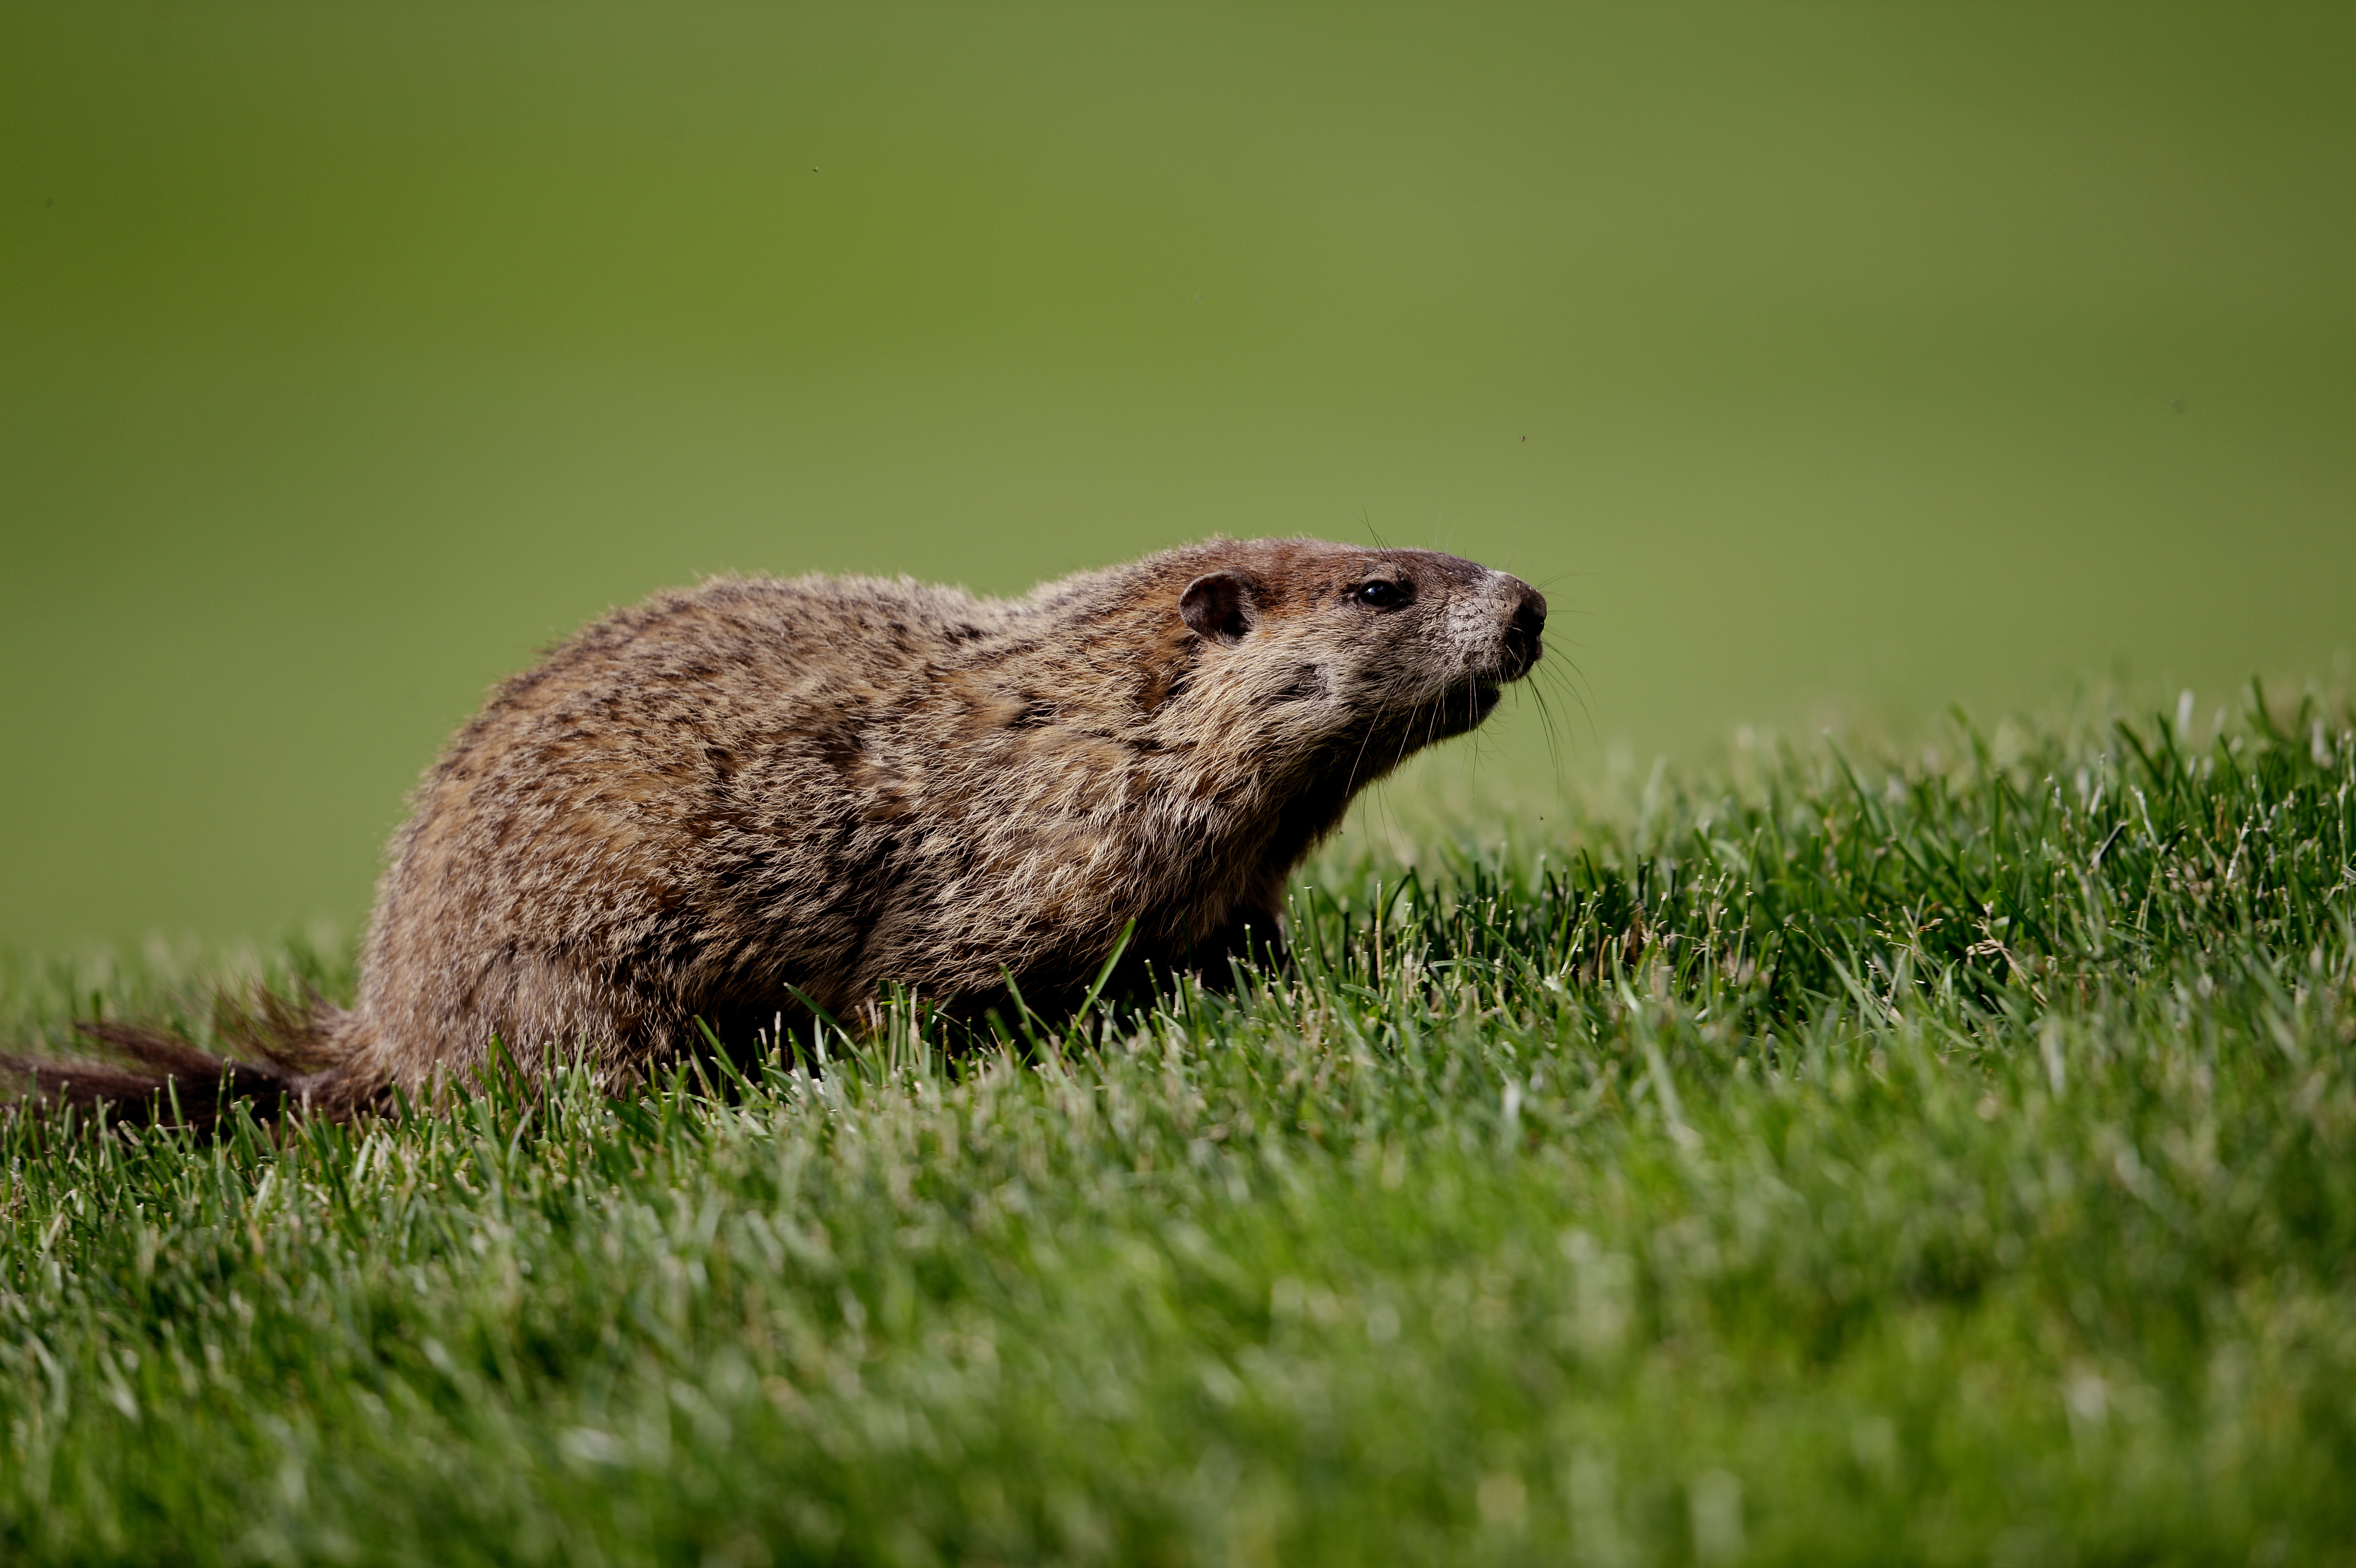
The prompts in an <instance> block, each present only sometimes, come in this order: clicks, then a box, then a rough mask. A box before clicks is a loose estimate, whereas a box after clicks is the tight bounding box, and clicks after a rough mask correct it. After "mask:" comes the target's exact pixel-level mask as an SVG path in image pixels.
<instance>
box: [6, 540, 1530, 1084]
mask: <svg viewBox="0 0 2356 1568" xmlns="http://www.w3.org/2000/svg"><path fill="white" fill-rule="evenodd" d="M1377 582H1387V583H1391V584H1393V585H1394V586H1395V588H1398V589H1401V590H1403V591H1404V593H1405V600H1404V603H1399V604H1397V605H1394V606H1388V607H1377V606H1375V605H1371V604H1369V603H1365V602H1364V601H1363V600H1362V599H1361V598H1360V597H1359V595H1360V593H1361V592H1362V591H1363V590H1364V589H1365V587H1366V586H1367V585H1368V584H1369V583H1377ZM1377 592H1379V591H1377ZM1545 614H1546V602H1545V601H1544V600H1543V599H1542V598H1540V597H1539V596H1538V594H1537V592H1535V591H1534V590H1532V589H1530V588H1529V587H1528V586H1527V585H1526V584H1525V583H1522V582H1520V581H1517V580H1516V579H1514V578H1511V577H1508V576H1505V574H1503V573H1500V572H1494V571H1488V570H1487V569H1485V568H1483V567H1480V566H1476V565H1474V564H1472V562H1470V561H1464V560H1457V559H1456V558H1454V557H1452V556H1445V555H1439V554H1434V553H1432V552H1430V551H1422V550H1387V549H1355V548H1352V547H1347V546H1343V545H1334V544H1326V543H1323V542H1320V541H1317V540H1312V539H1260V540H1250V541H1230V540H1214V541H1212V542H1209V543H1205V544H1201V545H1195V546H1191V547H1188V548H1185V549H1175V550H1171V551H1168V552H1166V553H1164V554H1161V555H1156V556H1151V557H1149V558H1148V559H1146V560H1141V561H1137V562H1133V563H1131V564H1129V565H1126V566H1119V567H1114V568H1111V569H1109V570H1107V571H1093V572H1086V573H1082V574H1080V575H1078V576H1075V577H1070V578H1066V579H1065V580H1063V581H1058V582H1053V583H1049V584H1046V585H1044V586H1043V587H1041V588H1039V589H1037V590H1036V591H1034V592H1032V593H1031V594H1030V595H1029V596H1027V597H1025V598H1023V599H1019V600H1012V601H995V600H987V599H978V598H975V597H973V596H972V595H970V594H968V593H966V592H962V591H959V590H957V589H948V588H934V587H926V586H924V585H921V584H918V583H916V582H913V581H909V580H907V579H905V578H902V579H900V580H898V581H881V580H876V579H872V578H824V577H804V578H797V579H793V580H789V581H780V580H776V579H768V578H725V577H724V578H716V579H713V580H712V581H707V582H705V583H703V584H702V585H701V586H700V587H698V588H695V589H692V590H689V591H686V592H669V593H662V594H658V595H657V596H656V597H655V598H653V599H651V600H649V601H648V602H647V603H644V604H641V605H638V606H636V607H634V608H631V609H627V610H622V611H618V612H616V613H614V614H611V615H609V616H607V617H606V618H605V619H604V620H602V621H599V622H597V623H596V624H594V625H592V626H590V627H589V628H588V629H587V630H585V631H584V632H582V633H581V634H580V635H577V636H575V637H574V638H573V639H572V640H571V641H570V642H568V643H565V644H564V645H562V646H560V647H558V648H557V649H556V650H555V651H554V652H552V653H551V654H550V655H549V656H547V657H546V658H544V659H542V660H541V662H540V663H539V664H538V665H536V666H534V667H532V668H531V669H530V670H527V671H526V672H524V673H523V674H521V675H519V676H517V677H514V678H512V679H510V680H509V681H508V682H507V683H506V684H504V685H503V686H501V687H500V688H498V691H497V692H496V693H495V694H494V695H493V696H492V698H491V699H490V701H489V702H488V703H487V705H486V706H485V707H484V709H483V710H482V711H481V712H480V713H479V714H477V716H476V717H475V718H474V719H473V720H470V721H469V722H468V723H467V724H466V726H465V727H464V728H463V729H461V730H460V731H458V733H457V734H456V735H455V737H454V738H453V739H452V740H451V741H450V743H449V745H448V747H447V749H446V750H444V752H443V754H442V757H441V759H440V761H438V762H437V763H435V764H434V767H433V769H432V770H431V771H430V772H429V773H427V774H426V775H425V778H424V780H423V784H421V785H420V786H419V788H418V791H417V794H416V796H415V801H414V806H413V809H412V812H411V814H410V816H409V820H408V822H407V823H406V824H405V825H404V826H403V827H402V828H401V830H400V831H399V832H398V833H397V834H396V835H395V836H394V837H393V840H392V844H391V852H390V863H389V866H388V869H387V870H386V871H385V874H384V878H383V880H382V882H381V883H380V887H379V890H378V895H377V903H376V912H375V914H374V917H373V919H372V921H371V923H370V926H369V936H368V942H367V945H366V948H365V950H364V952H363V954H362V958H361V971H360V990H359V1002H358V1004H357V1005H356V1006H355V1007H353V1008H351V1009H349V1010H348V1011H346V1010H340V1009H336V1008H324V1007H323V1008H318V1009H316V1011H315V1012H314V1013H312V1014H311V1015H310V1016H309V1017H307V1018H302V1019H280V1020H278V1021H277V1024H276V1025H275V1026H274V1032H273V1029H262V1030H259V1031H251V1032H250V1034H249V1043H250V1044H252V1045H253V1046H254V1047H255V1048H256V1049H258V1050H260V1051H261V1053H262V1061H261V1062H260V1063H258V1064H247V1065H245V1066H243V1067H241V1068H239V1069H237V1071H239V1072H243V1073H245V1074H246V1075H247V1077H248V1078H250V1079H251V1080H252V1082H250V1083H247V1082H232V1083H230V1085H229V1089H230V1093H262V1094H264V1095H291V1096H296V1097H306V1098H308V1099H309V1100H310V1101H312V1102H313V1103H314V1104H316V1105H318V1106H319V1107H321V1108H323V1109H328V1110H335V1111H344V1110H349V1109H352V1108H357V1107H359V1106H362V1105H365V1104H370V1103H372V1102H375V1101H377V1100H378V1099H379V1098H380V1097H381V1096H382V1095H383V1094H384V1093H386V1092H387V1091H389V1089H390V1088H391V1086H393V1085H396V1084H398V1085H402V1086H403V1087H405V1088H412V1089H414V1088H416V1087H418V1086H420V1085H423V1084H426V1083H430V1082H431V1081H432V1080H434V1078H435V1077H436V1076H437V1075H443V1074H453V1073H455V1074H465V1073H466V1072H470V1071H475V1070H478V1069H479V1068H480V1067H481V1065H482V1064H483V1063H484V1061H485V1060H486V1057H487V1052H488V1051H489V1049H490V1041H491V1040H492V1037H493V1036H494V1035H495V1034H496V1035H497V1036H498V1038H499V1039H500V1040H504V1041H506V1042H508V1044H509V1046H510V1047H512V1048H514V1054H515V1056H516V1058H517V1060H518V1061H520V1062H522V1063H525V1064H527V1065H526V1071H530V1067H529V1064H530V1063H531V1062H534V1061H538V1060H539V1059H540V1058H539V1052H540V1051H541V1050H542V1049H544V1048H546V1047H548V1046H550V1045H558V1046H562V1047H565V1048H568V1049H571V1048H576V1047H577V1048H579V1049H582V1050H584V1051H586V1052H587V1053H588V1055H589V1059H590V1060H591V1061H593V1062H594V1065H595V1067H596V1068H597V1070H598V1072H599V1073H600V1075H601V1077H602V1078H603V1079H604V1080H605V1081H606V1082H608V1083H613V1084H616V1085H619V1084H622V1083H628V1082H630V1081H632V1080H634V1079H636V1078H637V1077H639V1076H640V1075H642V1074H643V1073H644V1072H646V1071H647V1070H648V1067H649V1066H650V1065H652V1064H653V1063H655V1062H656V1061H659V1060H660V1059H661V1058H662V1057H664V1056H665V1055H666V1054H668V1053H669V1052H671V1051H675V1050H678V1049H680V1048H681V1047H683V1046H686V1045H688V1044H689V1043H690V1042H691V1040H693V1039H694V1038H695V1036H696V1023H695V1020H696V1019H704V1020H707V1021H709V1022H711V1023H712V1024H713V1025H715V1026H716V1027H717V1029H719V1031H720V1032H721V1033H722V1035H723V1038H730V1039H731V1043H734V1042H735V1041H736V1040H744V1039H745V1037H746V1036H748V1035H749V1033H750V1030H751V1029H752V1027H754V1026H755V1025H758V1026H766V1025H767V1024H768V1023H769V1022H770V1020H771V1019H774V1018H776V1016H778V1015H780V1014H783V1015H784V1016H786V1017H787V1018H788V1019H791V1018H794V1017H796V1016H803V1017H806V1016H807V1014H806V1013H804V1012H803V1011H802V1009H801V1008H800V1006H799V1005H798V1002H797V1000H796V995H797V993H798V994H799V996H801V997H807V998H809V1001H810V1002H812V1003H814V1004H816V1005H817V1006H818V1007H819V1008H826V1009H828V1010H829V1011H830V1012H832V1013H833V1014H835V1015H836V1016H838V1017H850V1016H856V1015H858V1014H859V1013H860V1012H861V1011H862V1009H864V1008H869V1007H872V1005H873V998H874V997H876V996H877V994H878V991H879V988H880V987H883V986H884V985H886V984H887V983H888V984H896V985H899V986H903V987H908V988H910V989H912V990H913V991H915V992H916V993H917V994H919V995H921V996H923V997H928V998H931V999H933V1000H935V1001H937V1002H939V1003H941V1004H944V1005H946V1006H948V1007H950V1008H953V1009H960V1010H964V1011H966V1012H969V1013H970V1012H973V1011H976V1010H978V1009H979V1008H981V1007H983V1006H986V1005H988V1004H989V1003H990V1001H991V998H993V997H996V996H999V995H1001V994H1002V992H1001V987H1002V986H1003V984H1004V981H1005V978H1006V976H1010V975H1011V976H1012V977H1013V978H1014V979H1015V981H1016V982H1017V983H1018V984H1019V986H1020V987H1021V988H1022V990H1023V995H1024V997H1026V998H1027V999H1029V1000H1030V1001H1032V1002H1033V1005H1039V1004H1040V1003H1042V1002H1043V1000H1045V999H1049V998H1066V1005H1068V998H1070V997H1073V996H1074V995H1076V990H1077V988H1078V987H1082V986H1084V985H1085V983H1086V981H1087V978H1088V977H1089V976H1092V975H1093V974H1094V973H1095V972H1096V971H1097V969H1098V967H1099V966H1100V965H1101V964H1102V962H1103V960H1104V959H1105V957H1106V955H1107V954H1108V952H1110V951H1111V949H1112V948H1113V946H1114V944H1116V943H1117V942H1118V941H1119V937H1120V934H1121V933H1122V931H1123V930H1124V929H1125V928H1126V927H1128V926H1129V925H1130V923H1132V922H1134V923H1135V936H1134V938H1133V944H1134V945H1133V953H1132V957H1133V958H1134V959H1136V960H1138V961H1141V962H1150V963H1152V964H1154V965H1157V966H1160V967H1162V969H1163V970H1164V972H1167V969H1168V968H1170V967H1172V966H1176V965H1186V964H1193V965H1205V964H1208V965H1215V967H1217V968H1219V969H1223V968H1224V956H1225V955H1226V954H1227V953H1229V952H1231V951H1235V950H1237V947H1238V944H1240V942H1241V941H1242V940H1243V930H1244V928H1245V927H1246V926H1249V927H1252V928H1253V929H1254V930H1255V932H1256V933H1257V935H1258V940H1261V941H1272V940H1274V939H1276V938H1277V936H1278V933H1279V931H1280V925H1279V919H1278V912H1279V910H1280V904H1281V899H1282V895H1283V888H1284V882H1285V879H1286V877H1287V876H1288V875H1289V874H1290V871H1291V870H1292V869H1293V868H1294V867H1295V866H1296V865H1297V864H1298V863H1299V862H1300V860H1301V858H1302V856H1303V855H1305V854H1306V853H1307V852H1308V851H1309V849H1310V848H1311V847H1312V846H1313V845H1314V844H1315V843H1316V842H1317V840H1318V839H1319V838H1320V837H1323V835H1324V834H1326V833H1327V832H1328V831H1330V830H1331V829H1332V828H1333V827H1334V826H1335V825H1336V824H1337V823H1338V822H1339V820H1340V818H1341V816H1342V814H1343V812H1344V809H1345V808H1346V807H1347V805H1348V804H1349V802H1350V799H1351V797H1352V795H1355V793H1356V792H1357V791H1358V790H1359V789H1361V788H1363V787H1365V785H1366V784H1369V783H1371V782H1373V781H1374V780H1375V779H1376V778H1378V777H1380V776H1381V775H1382V774H1384V773H1387V772H1388V771H1389V770H1390V769H1391V768H1392V767H1394V766H1395V765H1397V764H1398V763H1399V762H1400V761H1401V760H1402V759H1403V758H1405V757H1406V756H1407V755H1408V753H1410V752H1413V751H1415V750H1416V749H1418V748H1419V747H1420V746H1423V745H1425V744H1427V743H1429V742H1430V741H1434V740H1438V739H1440V738H1442V737H1445V736H1448V735H1452V734H1457V733H1461V732H1462V731H1466V730H1469V729H1471V728H1472V726H1474V725H1475V724H1478V723H1479V722H1480V721H1481V720H1483V719H1484V718H1485V717H1487V715H1488V712H1489V710H1490V709H1491V708H1492V707H1493V706H1494V703H1495V701H1496V698H1497V688H1498V686H1499V685H1500V684H1501V683H1503V682H1506V681H1511V680H1515V679H1518V678H1519V677H1521V676H1522V675H1523V674H1525V673H1526V671H1527V670H1528V668H1529V667H1530V666H1531V665H1532V664H1534V663H1535V662H1536V661H1537V657H1538V654H1539V640H1538V638H1539V631H1540V629H1541V627H1542V626H1543V624H1544V620H1545ZM101 1038H105V1039H110V1040H111V1041H112V1043H114V1044H115V1045H116V1046H117V1047H118V1048H120V1049H121V1050H123V1051H124V1052H126V1053H127V1054H129V1055H130V1056H132V1057H133V1058H134V1060H136V1061H140V1062H141V1063H142V1065H143V1067H144V1068H145V1072H114V1074H113V1075H112V1077H107V1078H104V1079H103V1080H100V1079H98V1078H95V1077H92V1076H91V1072H90V1071H88V1070H76V1072H77V1074H78V1075H79V1076H80V1077H82V1078H83V1079H84V1080H85V1082H86V1083H87V1085H88V1086H87V1087H86V1088H84V1089H80V1090H76V1091H73V1092H72V1093H74V1094H75V1097H78V1098H86V1099H109V1100H120V1099H123V1098H125V1097H127V1096H129V1095H132V1094H136V1093H145V1092H148V1091H151V1090H152V1089H153V1088H154V1087H155V1084H156V1083H159V1082H161V1081H162V1080H163V1079H165V1078H177V1079H178V1080H179V1081H180V1083H181V1084H182V1085H183V1088H182V1090H181V1093H182V1094H183V1097H184V1099H185V1098H186V1096H187V1094H188V1093H189V1086H190V1085H191V1084H192V1081H194V1080H196V1079H198V1078H211V1079H218V1078H219V1077H220V1073H221V1072H222V1071H223V1070H224V1067H225V1066H226V1064H225V1063H222V1062H220V1061H215V1060H214V1059H211V1058H207V1057H203V1056H202V1055H201V1054H200V1053H197V1052H195V1051H193V1050H192V1048H190V1047H187V1045H185V1044H182V1043H180V1042H177V1041H173V1040H168V1038H167V1037H163V1036H155V1035H144V1036H143V1035H141V1034H140V1033H139V1032H138V1031H127V1030H122V1029H116V1030H114V1031H112V1034H105V1033H102V1036H101ZM273 1042H275V1043H273ZM56 1072H59V1070H58V1069H48V1070H45V1074H54V1073H56ZM118 1080H119V1081H118ZM206 1100H207V1104H208V1105H209V1104H210V1103H211V1102H210V1099H209V1094H208V1095H207V1097H206Z"/></svg>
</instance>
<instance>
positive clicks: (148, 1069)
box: [0, 989, 372, 1128]
mask: <svg viewBox="0 0 2356 1568" xmlns="http://www.w3.org/2000/svg"><path fill="white" fill-rule="evenodd" d="M213 1014H214V1025H215V1032H216V1033H218V1034H219V1035H220V1037H221V1038H222V1040H223V1041H224V1042H225V1043H227V1044H229V1045H230V1046H232V1047H234V1048H235V1050H236V1051H237V1054H236V1055H233V1056H217V1055H215V1054H213V1053H212V1052H210V1051H203V1050H200V1049H198V1047H197V1046H194V1045H192V1044H190V1043H189V1042H188V1041H187V1040H184V1039H182V1038H181V1037H180V1036H179V1035H177V1034H174V1033H172V1032H171V1031H169V1030H167V1029H153V1028H148V1027H145V1026H143V1025H138V1024H122V1023H96V1022H93V1023H78V1024H76V1025H75V1026H74V1029H75V1030H76V1032H78V1033H80V1034H81V1035H83V1036H85V1037H86V1038H88V1039H90V1040H94V1041H96V1042H97V1043H98V1044H100V1045H102V1046H105V1047H107V1048H108V1049H109V1050H110V1051H112V1053H113V1055H114V1057H115V1058H116V1060H114V1061H101V1060H97V1059H89V1060H81V1061H33V1060H30V1059H28V1058H25V1057H20V1056H13V1055H6V1054H0V1074H5V1076H7V1077H9V1078H12V1079H14V1080H16V1085H17V1092H18V1095H19V1098H20V1101H21V1102H22V1103H27V1104H37V1105H40V1106H43V1107H46V1108H49V1109H54V1110H63V1109H66V1108H68V1107H75V1108H79V1109H82V1110H88V1111H96V1110H97V1109H99V1108H100V1107H101V1106H103V1107H105V1108H106V1114H107V1119H108V1120H110V1121H113V1122H118V1123H122V1122H130V1123H143V1124H153V1125H163V1126H187V1127H198V1128H203V1127H209V1126H211V1125H213V1124H214V1123H216V1122H218V1121H219V1120H220V1118H221V1117H222V1116H223V1115H227V1114H228V1112H229V1109H230V1106H231V1105H233V1104H238V1103H239V1102H244V1103H245V1104H248V1105H249V1106H251V1107H252V1111H253V1113H254V1114H255V1115H257V1116H258V1117H260V1118H262V1120H264V1121H269V1120H273V1119H275V1118H277V1117H278V1116H280V1115H284V1114H285V1113H286V1112H288V1111H290V1110H294V1109H296V1108H298V1107H307V1108H309V1109H310V1110H312V1111H314V1112H317V1113H322V1114H325V1115H337V1116H340V1115H349V1114H350V1113H351V1112H352V1111H354V1110H356V1109H358V1108H359V1105H360V1104H362V1103H363V1102H365V1101H366V1100H368V1099H369V1098H371V1097H372V1096H371V1095H370V1094H369V1093H366V1092H365V1091H360V1092H355V1088H354V1086H353V1085H351V1084H349V1083H347V1082H345V1079H346V1077H347V1074H345V1073H342V1072H338V1071H337V1056H338V1055H339V1054H340V1053H339V1052H337V1051H336V1049H335V1046H336V1041H335V1034H336V1030H337V1025H338V1024H340V1023H342V1022H343V1021H344V1019H346V1017H347V1016H348V1015H346V1014H345V1013H344V1012H343V1011H342V1010H341V1009H340V1008H331V1007H328V1006H327V1004H326V1003H324V1002H321V1001H318V1000H316V998H314V999H312V1000H310V1001H308V1002H305V1003H293V1002H289V1001H287V1000H286V999H284V997H278V996H276V995H274V994H273V993H271V992H268V991H262V990H259V989H257V990H256V991H255V992H254V993H252V995H251V996H250V997H246V998H236V997H230V996H229V995H227V994H223V995H221V996H220V997H216V998H215V1002H214V1008H213Z"/></svg>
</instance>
